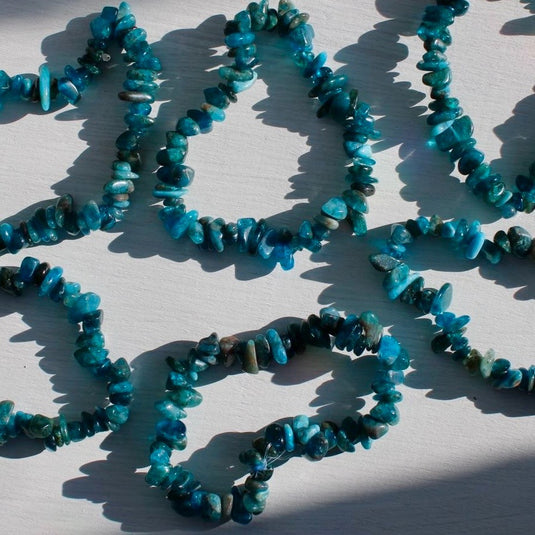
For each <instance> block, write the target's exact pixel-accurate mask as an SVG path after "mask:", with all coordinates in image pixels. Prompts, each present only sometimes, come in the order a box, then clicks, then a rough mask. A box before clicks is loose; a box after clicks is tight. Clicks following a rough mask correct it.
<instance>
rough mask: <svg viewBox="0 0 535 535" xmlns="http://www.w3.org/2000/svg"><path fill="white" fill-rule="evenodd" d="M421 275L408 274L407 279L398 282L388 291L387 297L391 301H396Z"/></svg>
mask: <svg viewBox="0 0 535 535" xmlns="http://www.w3.org/2000/svg"><path fill="white" fill-rule="evenodd" d="M420 277H421V275H420V274H419V273H416V272H414V273H413V272H411V273H409V275H408V277H407V278H406V279H405V280H403V281H400V282H399V283H398V284H397V285H396V286H394V287H393V288H391V289H390V290H388V292H387V295H388V298H389V299H391V300H394V299H397V298H398V297H399V296H400V295H401V294H402V293H403V291H404V290H406V289H407V288H408V287H409V286H410V285H411V284H412V283H413V282H414V281H415V280H416V279H419V278H420Z"/></svg>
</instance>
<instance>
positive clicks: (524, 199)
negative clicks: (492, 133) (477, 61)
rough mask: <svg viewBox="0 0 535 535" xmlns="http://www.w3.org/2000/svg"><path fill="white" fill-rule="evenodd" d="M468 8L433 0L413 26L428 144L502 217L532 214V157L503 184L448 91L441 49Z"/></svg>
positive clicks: (451, 0)
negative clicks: (511, 183)
mask: <svg viewBox="0 0 535 535" xmlns="http://www.w3.org/2000/svg"><path fill="white" fill-rule="evenodd" d="M468 8H469V2H468V1H467V0H437V5H433V6H428V7H427V8H426V9H425V13H424V15H423V19H422V24H421V25H420V27H419V29H418V36H419V37H420V39H422V41H423V43H424V48H425V50H426V53H425V54H424V55H423V58H422V60H421V61H420V62H419V63H418V65H417V68H418V69H420V70H423V71H428V72H427V73H426V74H425V75H424V76H423V83H424V84H425V85H427V86H429V87H431V98H432V99H433V102H431V104H429V109H430V110H432V113H431V114H430V115H429V116H428V117H427V123H428V124H429V125H430V126H432V130H431V137H432V140H433V144H434V145H435V146H436V147H437V148H438V149H439V150H441V151H443V152H447V153H449V155H450V158H451V161H452V162H456V161H457V162H458V163H457V169H458V171H459V173H461V174H462V175H465V176H466V182H465V183H466V185H467V186H468V188H469V189H470V191H472V193H474V194H475V195H476V196H478V197H479V198H481V199H483V200H484V201H485V202H486V203H488V204H490V205H491V206H495V207H496V208H498V209H499V210H500V211H501V213H502V216H503V217H506V218H508V217H512V216H514V215H515V213H516V212H517V211H518V212H526V213H531V212H532V211H533V209H534V208H535V162H534V163H532V164H531V166H530V168H529V176H525V175H518V176H517V177H516V180H515V185H516V191H513V190H511V189H508V187H507V186H506V184H505V183H504V181H503V179H502V177H501V175H500V174H498V173H496V172H495V171H494V170H493V169H492V167H491V166H490V165H489V164H488V163H486V162H484V159H485V155H484V154H483V152H481V151H480V150H479V149H477V148H476V140H475V138H473V137H472V134H473V130H474V126H473V124H472V120H471V119H470V117H469V116H468V115H463V110H462V108H461V106H460V103H459V100H458V99H456V98H453V97H451V96H450V82H451V69H450V65H449V62H448V59H447V56H446V54H445V52H446V50H447V48H448V46H449V45H450V44H451V42H452V39H451V34H450V32H449V30H448V26H450V25H451V24H453V22H454V20H455V17H458V16H461V15H464V14H465V13H466V12H467V11H468Z"/></svg>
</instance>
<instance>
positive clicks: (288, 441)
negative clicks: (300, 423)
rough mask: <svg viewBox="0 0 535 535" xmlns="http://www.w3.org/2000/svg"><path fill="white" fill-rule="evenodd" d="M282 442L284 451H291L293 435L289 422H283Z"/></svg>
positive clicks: (293, 444) (293, 441) (292, 449)
mask: <svg viewBox="0 0 535 535" xmlns="http://www.w3.org/2000/svg"><path fill="white" fill-rule="evenodd" d="M283 429H284V444H285V448H286V451H287V452H289V453H291V452H292V451H294V449H295V436H294V432H293V429H292V426H291V425H290V424H284V426H283Z"/></svg>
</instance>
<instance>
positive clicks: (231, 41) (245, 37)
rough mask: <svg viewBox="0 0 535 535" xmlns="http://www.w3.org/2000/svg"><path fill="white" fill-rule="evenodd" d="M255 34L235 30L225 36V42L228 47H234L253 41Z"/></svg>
mask: <svg viewBox="0 0 535 535" xmlns="http://www.w3.org/2000/svg"><path fill="white" fill-rule="evenodd" d="M254 41H255V34H254V33H253V32H245V33H241V32H236V33H231V34H229V35H227V36H225V44H226V45H227V46H228V47H229V48H236V47H238V46H246V45H250V44H251V43H254Z"/></svg>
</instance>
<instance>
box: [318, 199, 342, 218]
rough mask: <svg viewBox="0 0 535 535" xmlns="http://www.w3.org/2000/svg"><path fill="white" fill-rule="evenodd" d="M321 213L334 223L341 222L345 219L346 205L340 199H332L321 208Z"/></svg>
mask: <svg viewBox="0 0 535 535" xmlns="http://www.w3.org/2000/svg"><path fill="white" fill-rule="evenodd" d="M321 212H322V214H323V215H326V216H328V217H332V218H333V219H335V220H336V221H342V220H343V219H345V218H346V217H347V205H346V203H345V201H344V199H342V198H341V197H332V198H330V199H329V200H328V201H327V202H326V203H325V204H324V205H323V206H322V207H321Z"/></svg>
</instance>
